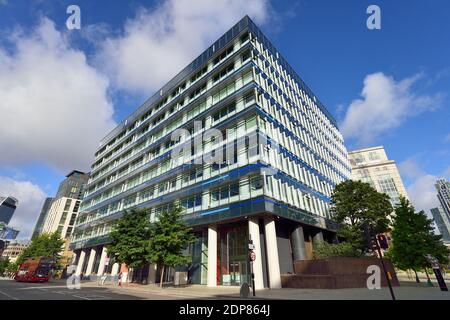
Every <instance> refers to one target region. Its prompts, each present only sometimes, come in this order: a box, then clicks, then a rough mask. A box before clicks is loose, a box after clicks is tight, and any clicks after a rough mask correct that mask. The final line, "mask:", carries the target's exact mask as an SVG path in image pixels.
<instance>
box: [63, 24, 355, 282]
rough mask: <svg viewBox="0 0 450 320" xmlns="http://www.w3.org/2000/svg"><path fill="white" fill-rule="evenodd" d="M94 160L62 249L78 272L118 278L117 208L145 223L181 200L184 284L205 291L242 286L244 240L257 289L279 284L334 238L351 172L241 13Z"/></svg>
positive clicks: (310, 99) (313, 105) (322, 115)
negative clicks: (336, 201) (186, 245)
mask: <svg viewBox="0 0 450 320" xmlns="http://www.w3.org/2000/svg"><path fill="white" fill-rule="evenodd" d="M179 128H183V129H185V130H184V131H183V133H182V134H181V135H179V136H178V135H176V138H174V134H173V133H174V130H176V129H179ZM211 129H216V130H214V131H213V132H212V130H211ZM217 133H220V134H221V136H220V137H218V136H217V135H216V134H217ZM186 146H187V147H186ZM218 154H220V157H219V158H220V159H219V160H217V155H218ZM95 156H96V158H95V162H94V163H93V165H92V171H91V176H90V179H89V181H88V184H87V186H86V191H85V194H84V197H83V204H82V206H81V210H80V214H79V217H78V219H77V223H76V226H75V231H74V233H73V237H72V242H71V248H72V249H73V250H74V251H75V253H76V255H77V257H76V259H75V260H74V263H75V264H76V265H77V273H78V274H79V273H83V274H84V275H90V276H94V275H102V274H104V273H108V274H112V275H114V274H116V273H117V272H118V270H119V266H118V264H117V263H114V256H113V255H111V254H109V253H108V252H107V249H106V247H105V245H106V244H108V242H109V241H110V239H109V237H108V234H109V232H110V230H111V226H112V223H113V222H114V221H115V220H116V219H118V218H120V217H121V215H122V214H123V212H124V210H127V209H130V208H143V207H146V208H151V219H152V221H154V220H155V219H157V217H158V214H159V213H161V212H163V211H164V210H170V209H171V208H172V207H173V206H174V205H178V206H181V207H182V208H183V210H184V216H183V217H184V219H186V221H187V222H188V223H189V224H190V225H191V226H192V227H193V229H194V231H195V233H196V235H197V239H198V240H197V242H196V243H195V244H194V245H192V246H191V247H190V249H189V250H190V253H191V254H192V258H193V262H192V265H191V266H190V267H189V271H188V272H189V278H190V280H191V283H197V284H205V285H208V286H216V285H240V284H242V283H243V282H248V281H249V274H250V265H249V259H248V244H249V241H250V240H251V241H252V242H253V245H254V246H255V249H254V251H255V253H256V256H257V259H256V260H255V262H254V266H253V268H254V273H255V285H256V288H263V287H270V288H279V287H281V277H282V274H288V273H289V272H291V273H292V272H293V262H294V261H295V260H304V259H309V258H311V257H312V250H313V244H314V243H317V242H320V241H324V240H326V241H333V240H334V237H335V232H336V229H337V224H336V223H335V222H334V221H333V220H332V217H331V215H330V211H329V209H330V197H331V193H332V191H333V188H334V187H335V185H336V184H338V183H340V182H341V181H343V180H347V179H349V178H350V174H351V168H350V164H349V162H348V157H347V151H346V149H345V147H344V141H343V137H342V135H341V133H340V132H339V130H338V127H337V124H336V121H335V120H334V119H333V117H332V116H331V115H330V113H329V112H328V111H327V110H326V108H325V107H324V106H323V105H322V104H321V103H320V101H319V99H318V98H317V97H316V96H315V95H314V94H313V93H312V91H311V90H310V89H309V88H308V87H307V86H306V84H305V83H304V82H303V81H302V80H301V79H300V77H299V76H298V75H297V74H296V73H295V71H294V70H293V69H292V68H291V67H290V66H289V64H288V63H287V61H286V60H285V59H284V58H283V57H282V56H281V54H280V53H279V52H278V51H277V49H275V48H274V46H273V45H272V44H271V43H270V41H269V40H268V39H267V38H266V37H265V36H264V35H263V34H262V33H261V31H260V30H259V29H258V28H257V27H256V26H255V24H254V23H253V22H252V21H251V20H250V19H249V18H248V17H244V18H243V19H242V20H241V21H240V22H238V23H237V24H236V25H235V26H234V27H232V28H231V29H230V30H229V31H228V32H227V33H226V34H224V35H223V36H222V37H221V38H220V39H219V40H217V41H216V42H215V43H214V44H213V45H211V46H210V47H209V48H208V49H207V50H205V51H204V52H203V53H202V54H201V55H200V56H199V57H197V58H196V59H195V60H194V61H193V62H192V63H191V64H189V65H188V66H187V67H186V68H185V69H183V70H182V71H181V72H180V73H179V74H178V75H176V76H175V77H174V78H173V79H172V80H170V81H169V82H168V83H167V84H166V85H165V86H164V87H162V88H161V90H159V91H158V92H157V93H156V94H155V95H153V96H152V97H151V98H150V99H148V100H147V101H146V102H145V103H144V104H143V105H142V106H141V107H139V108H138V109H137V110H136V111H135V112H134V113H133V114H131V115H130V116H129V117H128V118H127V119H126V120H125V121H124V122H122V123H121V124H120V125H119V126H118V127H117V128H116V129H114V130H113V131H112V132H111V133H110V134H109V135H108V136H107V137H106V138H104V139H103V141H101V145H100V147H99V149H98V151H97V152H96V154H95ZM211 157H213V158H215V161H213V162H210V161H207V160H205V159H207V158H208V159H209V158H211ZM149 268H150V269H152V268H153V267H152V266H150V267H149ZM149 273H151V272H149ZM156 273H157V272H156Z"/></svg>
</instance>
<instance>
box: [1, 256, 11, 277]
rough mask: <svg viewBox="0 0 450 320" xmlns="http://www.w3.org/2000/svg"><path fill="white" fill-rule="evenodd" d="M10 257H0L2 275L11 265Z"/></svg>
mask: <svg viewBox="0 0 450 320" xmlns="http://www.w3.org/2000/svg"><path fill="white" fill-rule="evenodd" d="M9 263H10V262H9V258H8V257H6V258H3V257H0V275H2V274H3V273H4V272H5V271H6V270H7V269H8V267H9Z"/></svg>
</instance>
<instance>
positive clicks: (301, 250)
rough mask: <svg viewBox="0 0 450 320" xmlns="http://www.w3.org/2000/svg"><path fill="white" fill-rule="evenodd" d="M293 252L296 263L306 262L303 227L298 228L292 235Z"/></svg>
mask: <svg viewBox="0 0 450 320" xmlns="http://www.w3.org/2000/svg"><path fill="white" fill-rule="evenodd" d="M291 244H292V252H293V254H294V261H297V260H306V248H305V235H304V233H303V227H302V226H298V227H297V228H295V230H294V231H293V232H292V234H291Z"/></svg>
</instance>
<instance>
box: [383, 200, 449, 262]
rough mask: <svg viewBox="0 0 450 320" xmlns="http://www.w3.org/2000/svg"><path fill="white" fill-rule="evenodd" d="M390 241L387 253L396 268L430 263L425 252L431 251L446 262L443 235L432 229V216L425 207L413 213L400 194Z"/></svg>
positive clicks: (446, 250) (440, 260) (411, 207)
mask: <svg viewBox="0 0 450 320" xmlns="http://www.w3.org/2000/svg"><path fill="white" fill-rule="evenodd" d="M392 242H393V246H392V247H391V248H390V249H389V250H388V252H387V256H388V257H389V258H390V259H391V260H392V262H393V263H394V265H395V266H396V267H397V268H399V269H402V270H408V269H412V270H415V271H416V270H420V269H422V268H426V267H429V262H428V261H427V259H426V258H425V255H426V254H431V255H432V256H434V257H435V258H437V259H438V260H439V262H440V263H442V264H447V263H448V256H449V253H450V252H449V250H448V249H447V248H446V246H445V245H444V244H443V242H442V236H440V235H437V234H435V233H434V228H433V220H431V219H428V218H427V216H426V214H425V212H424V211H420V212H418V213H416V212H415V210H414V207H413V206H412V205H411V203H410V202H409V201H408V200H407V199H405V198H403V197H401V198H400V204H399V205H398V206H397V207H396V208H395V216H394V223H393V230H392Z"/></svg>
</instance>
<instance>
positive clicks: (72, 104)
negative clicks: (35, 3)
mask: <svg viewBox="0 0 450 320" xmlns="http://www.w3.org/2000/svg"><path fill="white" fill-rule="evenodd" d="M10 42H11V43H12V49H11V47H10V48H8V50H7V49H6V48H2V47H0V97H1V99H0V114H1V122H2V125H1V126H0V150H2V152H1V153H0V164H2V165H14V166H15V165H17V164H20V163H26V162H30V161H40V162H43V163H45V164H47V165H50V166H51V167H54V168H57V169H59V170H63V171H68V170H71V169H81V170H87V169H88V168H89V165H90V163H91V161H92V159H93V155H94V152H95V149H96V147H97V146H98V143H99V141H100V139H101V138H102V137H103V136H104V135H106V134H107V132H108V131H109V130H110V129H112V127H113V126H114V125H115V123H114V121H113V120H112V113H113V108H112V105H111V103H110V102H109V101H108V97H107V89H108V85H109V82H108V80H107V79H106V78H105V77H104V76H103V75H101V74H100V73H99V72H98V71H97V70H96V69H94V68H93V67H91V66H89V64H88V63H87V61H86V56H85V54H84V53H83V52H81V51H78V50H75V49H72V48H71V47H70V45H69V44H68V41H67V39H66V37H65V35H64V34H62V33H60V32H58V31H57V30H56V29H55V26H54V24H53V22H52V21H50V20H49V19H46V18H43V19H42V20H41V22H40V24H39V25H38V26H37V28H36V29H35V30H32V31H31V32H28V33H26V34H25V33H23V32H14V33H13V34H12V35H11V36H10Z"/></svg>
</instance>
